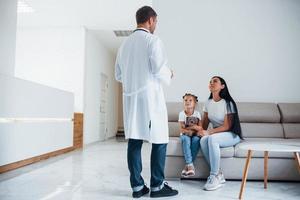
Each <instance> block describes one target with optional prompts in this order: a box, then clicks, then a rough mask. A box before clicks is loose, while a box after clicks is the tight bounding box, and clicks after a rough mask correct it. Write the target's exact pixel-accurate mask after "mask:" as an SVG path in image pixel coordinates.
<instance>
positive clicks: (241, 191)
mask: <svg viewBox="0 0 300 200" xmlns="http://www.w3.org/2000/svg"><path fill="white" fill-rule="evenodd" d="M251 155H252V150H248V155H247V160H246V164H245V168H244V173H243V179H242V184H241V189H240V194H239V199H242V196H243V192H244V188H245V185H246V180H247V175H248V170H249V164H250V160H251Z"/></svg>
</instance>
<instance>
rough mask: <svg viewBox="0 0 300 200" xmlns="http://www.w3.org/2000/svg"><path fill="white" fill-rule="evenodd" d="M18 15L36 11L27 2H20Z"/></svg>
mask: <svg viewBox="0 0 300 200" xmlns="http://www.w3.org/2000/svg"><path fill="white" fill-rule="evenodd" d="M17 8H18V13H33V12H35V10H34V9H33V8H32V7H31V6H30V5H29V4H28V2H27V1H25V0H19V1H18V7H17Z"/></svg>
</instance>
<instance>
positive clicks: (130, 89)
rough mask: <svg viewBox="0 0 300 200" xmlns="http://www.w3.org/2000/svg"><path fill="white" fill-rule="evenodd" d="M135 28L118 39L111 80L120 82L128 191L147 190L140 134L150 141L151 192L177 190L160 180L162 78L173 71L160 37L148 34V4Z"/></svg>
mask: <svg viewBox="0 0 300 200" xmlns="http://www.w3.org/2000/svg"><path fill="white" fill-rule="evenodd" d="M136 22H137V29H136V30H135V31H134V32H133V33H132V34H131V35H130V36H129V37H128V38H127V39H126V40H125V41H124V43H123V44H122V45H121V47H120V49H119V51H118V55H117V59H116V66H115V67H116V71H115V77H116V80H117V81H119V82H121V83H122V87H123V108H124V109H123V115H124V129H125V136H126V139H129V140H128V148H127V162H128V168H129V171H130V184H131V187H132V190H133V193H132V196H133V197H134V198H139V197H141V196H143V195H145V194H147V193H149V188H148V187H147V186H146V185H145V182H144V179H143V177H142V176H141V172H142V159H141V148H142V144H143V140H146V141H149V142H150V143H152V151H151V180H150V187H151V193H150V197H167V196H175V195H177V194H178V191H177V190H174V189H172V188H171V187H170V186H169V185H168V184H167V183H166V182H164V168H165V158H166V148H167V143H168V141H169V130H168V116H167V109H166V104H165V98H164V94H163V89H162V86H161V83H165V84H170V81H171V78H172V77H173V72H172V71H171V70H170V69H169V68H168V67H167V65H166V64H167V59H166V57H165V55H164V51H163V46H162V42H161V40H160V39H159V38H158V37H157V36H155V35H153V32H154V30H155V27H156V23H157V14H156V12H155V11H154V10H153V9H152V8H151V7H149V6H144V7H142V8H140V9H138V11H137V12H136Z"/></svg>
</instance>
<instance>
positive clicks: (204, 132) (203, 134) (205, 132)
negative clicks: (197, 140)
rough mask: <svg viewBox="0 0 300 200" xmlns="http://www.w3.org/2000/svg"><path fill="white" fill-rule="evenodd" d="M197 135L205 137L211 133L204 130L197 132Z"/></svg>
mask: <svg viewBox="0 0 300 200" xmlns="http://www.w3.org/2000/svg"><path fill="white" fill-rule="evenodd" d="M197 135H198V136H201V137H203V136H206V135H209V132H208V131H207V130H204V129H202V130H201V131H198V132H197Z"/></svg>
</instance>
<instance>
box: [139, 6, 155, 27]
mask: <svg viewBox="0 0 300 200" xmlns="http://www.w3.org/2000/svg"><path fill="white" fill-rule="evenodd" d="M156 16H157V14H156V12H155V11H154V10H153V8H151V7H150V6H143V7H141V8H140V9H138V10H137V11H136V14H135V18H136V23H137V24H142V23H145V22H146V21H148V20H149V19H150V18H151V17H156Z"/></svg>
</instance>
